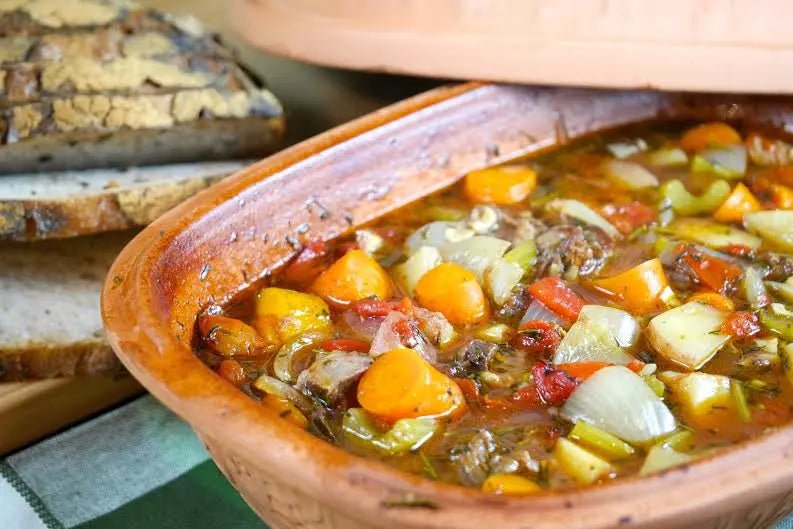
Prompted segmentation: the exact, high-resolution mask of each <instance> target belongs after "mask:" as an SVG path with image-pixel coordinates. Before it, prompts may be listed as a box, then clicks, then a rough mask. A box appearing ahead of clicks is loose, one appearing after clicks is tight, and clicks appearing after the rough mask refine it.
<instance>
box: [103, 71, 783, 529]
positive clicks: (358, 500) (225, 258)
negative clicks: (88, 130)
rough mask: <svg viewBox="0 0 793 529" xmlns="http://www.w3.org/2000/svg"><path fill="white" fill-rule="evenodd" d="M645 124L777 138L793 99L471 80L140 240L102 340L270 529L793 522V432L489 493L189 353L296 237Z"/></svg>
mask: <svg viewBox="0 0 793 529" xmlns="http://www.w3.org/2000/svg"><path fill="white" fill-rule="evenodd" d="M654 119H696V120H712V119H720V120H725V119H726V120H738V121H744V122H745V123H748V124H752V125H754V126H756V127H763V126H767V127H770V128H775V129H780V130H783V131H784V129H785V124H786V123H793V100H791V99H786V98H747V97H741V96H698V95H680V94H659V93H653V92H601V91H593V90H573V89H541V88H539V89H538V88H526V87H512V86H479V85H462V86H457V87H451V88H445V89H440V90H436V91H433V92H430V93H427V94H424V95H422V96H419V97H416V98H414V99H411V100H408V101H405V102H403V103H400V104H398V105H395V106H393V107H389V108H386V109H384V110H382V111H379V112H376V113H374V114H372V115H370V116H368V117H365V118H362V119H360V120H357V121H354V122H352V123H350V124H348V125H345V126H342V127H340V128H338V129H334V130H332V131H330V132H328V133H326V134H323V135H321V136H318V137H316V138H314V139H312V140H309V141H307V142H305V143H303V144H300V145H298V146H296V147H293V148H291V149H289V150H286V151H283V152H282V153H280V154H278V155H276V156H273V157H271V158H268V159H266V160H264V161H262V162H260V163H258V164H255V165H253V166H251V167H249V168H248V169H246V170H244V171H242V172H240V173H238V174H237V175H235V176H233V177H231V178H228V179H226V180H225V181H223V182H221V183H220V184H218V185H215V186H213V187H212V188H211V189H209V190H207V191H205V192H202V193H201V194H199V195H198V196H196V197H195V198H194V199H191V200H189V201H187V202H185V203H184V204H182V205H181V206H179V207H177V208H176V209H174V210H172V211H171V212H170V213H168V214H166V215H165V216H164V217H162V218H161V219H159V220H158V221H157V222H155V223H154V224H153V225H151V226H150V227H149V228H148V229H146V230H144V231H143V232H142V233H141V234H140V235H139V236H138V237H137V238H136V239H135V240H133V241H132V243H130V245H129V246H128V247H127V248H126V249H125V250H124V251H123V252H122V254H121V255H120V257H119V258H118V260H117V261H116V263H115V264H114V266H113V268H112V270H111V272H110V274H109V276H108V280H107V283H106V286H105V291H104V293H103V314H104V318H105V323H106V326H107V331H108V336H109V338H110V341H111V343H112V345H113V347H114V349H115V350H116V352H117V353H118V354H119V356H120V357H121V359H122V361H123V362H124V364H125V365H126V366H127V367H128V368H129V370H130V371H131V372H132V373H133V374H134V375H135V376H136V377H138V379H139V380H140V381H141V382H142V383H143V384H144V386H146V387H147V388H148V389H149V390H150V391H151V392H152V393H153V394H155V395H156V396H157V397H158V398H159V399H161V400H162V401H163V402H164V403H165V404H166V405H167V406H169V407H170V408H171V409H173V410H174V411H175V412H176V413H178V414H179V415H181V416H182V417H183V418H185V419H186V420H187V421H188V422H189V423H190V424H191V425H192V426H193V428H194V429H195V430H196V431H197V433H198V434H199V436H200V437H201V438H202V439H203V440H204V441H205V443H206V444H207V446H208V448H209V450H210V452H211V454H212V456H213V458H214V459H215V461H216V462H217V463H218V465H219V466H220V467H221V469H222V470H223V471H224V473H225V474H226V475H227V476H228V477H229V479H230V480H231V481H232V483H234V485H235V486H236V487H237V488H238V489H239V490H240V492H241V493H242V494H243V496H244V497H245V498H246V500H247V501H248V502H249V503H250V504H251V505H252V506H253V507H254V509H255V510H256V511H257V512H258V513H259V514H260V516H261V517H262V518H263V519H264V520H265V521H267V522H268V523H269V524H270V525H271V526H272V527H273V528H274V529H280V528H297V527H309V528H344V529H357V528H367V529H368V528H382V527H395V528H403V527H404V528H407V527H415V528H418V527H426V528H430V527H436V528H441V527H443V528H449V527H460V528H475V527H481V526H484V525H487V526H490V527H500V528H522V527H532V528H535V529H540V528H547V529H550V528H554V529H561V528H565V529H568V528H569V529H573V528H582V529H583V528H593V529H595V528H610V527H626V526H627V527H642V528H662V527H663V528H694V527H696V528H707V529H711V528H712V529H715V528H724V529H729V528H735V529H738V528H741V529H745V528H746V529H755V528H765V527H768V526H770V524H771V523H772V522H773V521H774V520H775V519H777V518H779V517H781V516H782V515H783V514H784V513H785V512H787V511H789V510H791V509H793V465H791V464H790V459H791V458H792V457H793V429H792V428H786V429H784V430H782V431H780V432H778V433H775V434H773V435H769V436H767V437H764V438H762V439H760V440H758V441H756V442H753V443H750V444H746V445H742V446H739V447H737V448H735V449H732V450H731V451H729V452H728V453H726V454H724V455H722V456H720V457H717V458H711V459H705V460H702V461H700V462H697V463H695V464H693V465H691V466H689V467H683V468H680V469H675V470H671V471H668V472H666V473H663V474H661V475H658V476H654V477H649V478H645V479H630V480H624V481H621V482H618V483H614V484H610V485H608V486H603V487H597V488H593V489H587V490H582V491H576V492H571V493H565V494H544V495H539V496H535V497H531V498H523V499H520V498H503V497H493V496H487V495H484V494H482V493H480V492H478V491H474V490H466V489H463V488H459V487H452V486H445V485H439V484H437V483H434V482H431V481H428V480H424V479H421V478H418V477H415V476H410V475H407V474H403V473H400V472H398V471H395V470H393V469H391V468H388V467H386V466H384V465H383V464H380V463H377V462H374V461H368V460H364V459H361V458H358V457H355V456H353V455H350V454H348V453H345V452H343V451H341V450H340V449H338V448H335V447H333V446H331V445H329V444H327V443H325V442H323V441H321V440H320V439H318V438H315V437H313V436H312V435H311V434H309V433H307V432H305V431H302V430H299V429H297V428H295V427H293V426H291V425H290V424H288V423H286V422H284V421H281V420H280V419H279V418H278V417H277V416H275V415H274V414H273V413H272V412H270V411H269V410H267V409H264V408H262V407H261V406H259V405H257V403H256V402H255V401H253V400H251V399H249V398H248V397H247V396H246V395H244V394H243V393H241V392H239V391H238V390H236V389H235V388H234V387H232V386H231V385H229V384H227V383H226V382H224V381H223V380H222V379H220V378H219V377H217V376H216V375H215V374H214V373H213V372H212V371H211V370H210V369H209V368H207V367H206V366H205V365H204V364H202V363H201V361H200V360H199V359H198V358H197V357H195V356H194V355H193V353H192V347H191V346H192V341H193V332H194V325H195V318H196V316H197V314H198V313H199V312H200V311H201V310H202V309H203V308H205V307H206V306H207V305H209V304H211V303H221V304H222V303H224V302H227V301H228V300H229V299H230V298H232V297H234V296H237V295H240V294H242V293H243V292H245V291H248V290H250V289H251V288H254V287H255V286H257V283H261V281H260V280H261V279H263V278H264V277H265V276H267V275H268V274H269V273H270V271H271V270H272V269H274V268H277V267H278V265H279V264H282V263H283V262H284V261H285V260H287V259H288V258H289V257H290V256H292V255H293V254H294V253H295V251H296V249H298V248H299V247H300V244H301V242H304V241H307V240H310V239H316V238H323V239H330V238H333V237H336V236H338V235H340V234H342V233H346V232H348V231H349V230H351V229H354V228H355V227H356V226H359V225H360V224H363V223H366V222H368V221H370V220H372V219H374V218H376V217H378V216H380V215H383V214H385V213H388V212H390V211H393V210H394V209H396V208H398V207H400V206H401V205H404V204H406V203H408V202H411V201H412V200H415V199H416V198H418V197H421V196H423V195H426V194H428V193H431V192H433V191H435V190H438V189H440V188H443V187H445V186H447V185H449V184H451V183H453V182H454V181H456V180H457V179H459V178H460V177H462V175H464V174H465V173H466V172H468V171H470V170H473V169H477V168H481V167H484V166H486V165H492V164H494V163H498V162H500V161H504V160H508V159H511V158H515V157H517V156H522V155H526V154H529V153H531V152H536V151H538V150H541V149H545V148H549V147H552V146H554V145H558V144H563V143H566V142H567V141H569V140H571V139H574V138H577V137H580V136H583V135H585V134H587V133H590V132H593V131H597V130H603V129H609V128H614V127H618V126H621V125H624V124H627V123H632V122H636V121H647V120H654Z"/></svg>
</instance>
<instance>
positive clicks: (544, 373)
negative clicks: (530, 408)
mask: <svg viewBox="0 0 793 529" xmlns="http://www.w3.org/2000/svg"><path fill="white" fill-rule="evenodd" d="M531 372H532V374H533V375H534V385H535V387H536V388H537V394H538V395H539V396H540V398H541V399H542V401H543V402H544V403H545V404H548V405H550V406H561V405H562V404H564V403H565V401H566V400H567V398H568V397H569V396H570V394H571V393H573V390H574V389H575V388H576V386H577V385H578V381H577V380H576V379H574V378H572V377H571V376H570V375H568V374H567V373H565V372H564V371H562V370H561V369H558V368H555V367H553V366H552V365H551V364H549V363H547V362H542V361H540V362H537V363H536V364H534V367H533V368H532V370H531Z"/></svg>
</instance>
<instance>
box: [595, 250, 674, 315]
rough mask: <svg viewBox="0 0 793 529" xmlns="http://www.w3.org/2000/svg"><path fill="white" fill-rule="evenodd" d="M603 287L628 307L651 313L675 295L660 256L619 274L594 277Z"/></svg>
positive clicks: (631, 310) (601, 288) (630, 309)
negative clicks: (601, 277) (599, 277)
mask: <svg viewBox="0 0 793 529" xmlns="http://www.w3.org/2000/svg"><path fill="white" fill-rule="evenodd" d="M593 285H594V286H595V287H597V288H599V289H600V290H603V291H605V292H606V293H608V294H611V295H612V296H614V298H615V299H616V300H617V301H619V302H620V303H621V304H622V305H623V306H624V307H625V308H626V309H628V311H630V312H633V313H636V314H648V313H651V312H655V311H657V310H659V309H663V308H665V307H666V302H667V301H668V300H669V299H670V298H671V297H672V296H673V295H674V293H673V292H672V288H671V287H670V286H669V281H668V280H667V278H666V273H665V272H664V267H663V265H662V264H661V261H659V260H658V259H650V260H649V261H645V262H643V263H642V264H640V265H637V266H634V267H633V268H631V269H630V270H626V271H625V272H623V273H621V274H618V275H616V276H612V277H607V278H603V279H598V280H596V281H593Z"/></svg>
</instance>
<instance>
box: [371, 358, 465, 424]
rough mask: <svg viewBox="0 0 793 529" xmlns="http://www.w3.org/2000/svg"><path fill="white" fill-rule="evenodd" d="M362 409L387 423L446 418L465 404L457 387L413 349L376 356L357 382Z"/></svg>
mask: <svg viewBox="0 0 793 529" xmlns="http://www.w3.org/2000/svg"><path fill="white" fill-rule="evenodd" d="M358 402H360V404H361V407H363V409H365V410H366V411H368V412H369V413H371V414H372V415H375V416H376V417H379V418H381V419H383V420H386V421H396V420H399V419H403V418H415V417H430V416H438V415H448V414H450V413H453V412H455V411H457V410H459V409H462V407H463V406H464V405H465V398H464V397H463V394H462V391H460V388H459V386H458V385H457V384H456V383H455V382H454V381H453V380H452V379H451V378H449V377H447V376H446V375H444V374H443V373H441V372H440V371H438V370H437V369H435V368H434V367H433V366H432V365H431V364H430V363H429V362H427V361H426V360H425V359H424V358H423V357H422V356H421V355H420V354H419V353H417V352H416V351H413V350H412V349H404V348H399V349H393V350H391V351H388V352H387V353H385V354H383V355H382V356H380V357H378V358H377V360H375V361H374V363H373V364H372V366H371V367H370V368H369V369H368V370H367V371H366V372H365V373H364V374H363V376H362V377H361V381H360V382H359V383H358Z"/></svg>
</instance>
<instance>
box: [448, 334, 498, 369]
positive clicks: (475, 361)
mask: <svg viewBox="0 0 793 529" xmlns="http://www.w3.org/2000/svg"><path fill="white" fill-rule="evenodd" d="M497 350H498V346H497V345H496V344H493V343H490V342H486V341H484V340H471V341H470V342H468V343H467V344H466V345H465V346H464V347H462V348H461V349H460V350H459V351H457V354H456V355H455V358H454V361H453V362H452V364H451V366H450V367H449V371H450V372H451V374H452V376H455V377H457V378H466V377H469V376H470V375H473V374H475V373H479V372H481V371H485V370H487V364H488V362H490V359H491V358H492V357H493V355H494V354H495V352H496V351H497Z"/></svg>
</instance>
